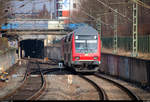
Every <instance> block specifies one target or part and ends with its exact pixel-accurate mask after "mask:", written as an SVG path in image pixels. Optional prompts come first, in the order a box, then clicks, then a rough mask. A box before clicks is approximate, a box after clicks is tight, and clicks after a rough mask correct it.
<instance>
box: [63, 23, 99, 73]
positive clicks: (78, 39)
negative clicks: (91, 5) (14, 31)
mask: <svg viewBox="0 0 150 102" xmlns="http://www.w3.org/2000/svg"><path fill="white" fill-rule="evenodd" d="M61 57H62V60H63V62H64V65H65V66H68V67H72V68H74V69H75V70H76V71H78V72H83V71H97V70H98V68H99V65H100V64H101V39H100V35H99V34H98V32H97V30H95V29H94V28H92V27H90V26H84V27H80V28H78V29H76V30H74V31H72V32H71V33H69V34H68V35H66V36H65V37H63V38H62V39H61Z"/></svg>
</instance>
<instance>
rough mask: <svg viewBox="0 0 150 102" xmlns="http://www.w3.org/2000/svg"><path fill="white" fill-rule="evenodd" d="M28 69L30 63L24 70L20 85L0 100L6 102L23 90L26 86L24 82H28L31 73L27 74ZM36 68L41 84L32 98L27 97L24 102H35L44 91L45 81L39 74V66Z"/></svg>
mask: <svg viewBox="0 0 150 102" xmlns="http://www.w3.org/2000/svg"><path fill="white" fill-rule="evenodd" d="M29 67H30V62H28V65H27V70H26V73H25V75H24V78H23V82H22V84H21V85H20V86H19V87H18V88H17V89H15V90H13V91H12V92H11V93H9V94H8V95H6V96H4V97H3V98H1V99H0V100H7V99H9V98H10V97H11V96H13V95H15V94H16V93H17V91H18V90H21V89H24V87H25V84H26V82H27V80H28V77H29V75H30V74H31V73H29ZM38 68H39V71H40V74H41V80H42V84H41V86H40V88H39V89H38V90H37V91H36V92H35V93H34V94H33V95H32V96H29V98H27V99H26V100H35V99H36V98H37V97H38V96H39V95H40V94H41V93H42V92H43V91H44V89H45V87H46V81H45V78H44V75H43V73H42V72H41V69H40V67H39V65H38Z"/></svg>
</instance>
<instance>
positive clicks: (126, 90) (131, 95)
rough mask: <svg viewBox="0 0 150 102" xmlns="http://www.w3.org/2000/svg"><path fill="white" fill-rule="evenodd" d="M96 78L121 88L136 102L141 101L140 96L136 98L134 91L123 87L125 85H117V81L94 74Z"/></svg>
mask: <svg viewBox="0 0 150 102" xmlns="http://www.w3.org/2000/svg"><path fill="white" fill-rule="evenodd" d="M94 76H95V77H97V78H100V79H103V80H106V81H107V82H109V83H112V84H113V85H115V86H117V87H119V88H120V89H121V90H123V91H124V92H125V93H126V94H127V95H128V96H129V97H130V98H131V100H136V101H138V100H141V99H140V98H139V97H138V96H136V95H135V94H134V93H133V92H132V91H130V90H129V89H128V88H126V87H125V86H123V85H121V84H119V83H117V82H115V81H113V80H111V79H108V78H106V77H104V76H101V75H100V74H98V73H96V74H94Z"/></svg>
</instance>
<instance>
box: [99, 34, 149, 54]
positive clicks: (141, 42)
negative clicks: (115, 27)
mask: <svg viewBox="0 0 150 102" xmlns="http://www.w3.org/2000/svg"><path fill="white" fill-rule="evenodd" d="M132 41H133V38H132V37H118V49H123V50H124V51H130V52H132V46H133V45H132V43H133V42H132ZM102 44H103V48H108V49H113V46H114V45H113V37H102ZM138 52H142V53H150V35H146V36H139V37H138Z"/></svg>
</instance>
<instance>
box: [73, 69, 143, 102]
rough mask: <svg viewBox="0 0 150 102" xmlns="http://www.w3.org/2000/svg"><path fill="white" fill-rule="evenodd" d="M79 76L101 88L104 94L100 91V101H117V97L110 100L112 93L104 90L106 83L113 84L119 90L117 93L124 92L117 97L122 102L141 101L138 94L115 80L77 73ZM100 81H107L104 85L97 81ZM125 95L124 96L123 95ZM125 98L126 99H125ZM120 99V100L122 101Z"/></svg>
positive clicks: (111, 88) (98, 75)
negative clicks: (122, 101) (126, 101)
mask: <svg viewBox="0 0 150 102" xmlns="http://www.w3.org/2000/svg"><path fill="white" fill-rule="evenodd" d="M73 73H75V72H74V71H73ZM76 74H77V75H79V76H80V77H81V78H83V79H85V80H87V81H89V82H92V84H95V85H94V87H96V88H98V87H99V88H101V90H102V92H100V91H98V92H99V96H100V98H99V99H101V100H112V99H113V100H114V99H115V97H114V98H112V97H111V98H109V97H110V96H109V95H110V93H109V92H107V89H105V88H104V84H103V83H106V84H105V85H106V86H107V83H109V84H112V86H113V87H116V88H115V89H117V88H118V89H117V91H118V90H119V91H122V93H117V92H116V93H117V94H118V96H117V97H119V96H121V98H120V99H121V100H123V99H124V100H136V101H138V100H141V99H140V98H139V97H138V96H137V95H136V94H134V93H133V92H132V91H131V90H129V89H128V88H126V87H125V86H123V85H121V84H119V83H117V82H115V81H113V80H111V79H108V78H106V77H104V76H101V75H100V74H98V73H94V74H92V75H90V76H92V77H94V78H90V77H87V76H86V75H81V74H78V73H76ZM96 78H97V79H96ZM99 79H101V80H105V82H104V81H103V83H100V82H99V81H96V80H99ZM106 81H107V82H106ZM113 87H110V89H109V90H115V89H113ZM106 88H107V87H106ZM98 90H99V89H98ZM123 94H124V95H123ZM124 96H125V97H124ZM103 97H104V98H103ZM120 99H119V100H120ZM115 100H118V99H115Z"/></svg>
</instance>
